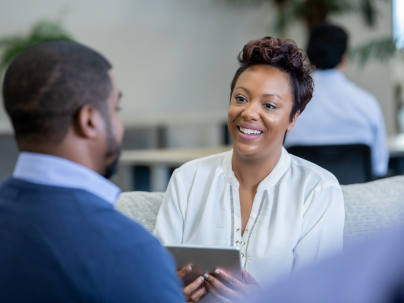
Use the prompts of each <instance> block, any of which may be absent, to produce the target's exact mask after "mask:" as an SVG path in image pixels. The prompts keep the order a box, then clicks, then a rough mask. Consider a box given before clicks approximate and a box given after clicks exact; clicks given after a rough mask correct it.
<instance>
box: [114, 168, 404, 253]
mask: <svg viewBox="0 0 404 303" xmlns="http://www.w3.org/2000/svg"><path fill="white" fill-rule="evenodd" d="M342 191H343V194H344V200H345V228H344V245H345V247H347V246H350V245H352V244H354V243H356V242H358V241H360V240H362V239H365V238H367V237H369V236H371V235H374V234H377V233H381V232H384V231H388V230H391V229H394V228H397V227H398V226H400V225H402V224H404V176H399V177H393V178H387V179H382V180H378V181H373V182H368V183H364V184H354V185H345V186H342ZM163 195H164V193H146V192H126V193H122V194H121V195H120V197H119V199H118V202H117V204H116V208H117V209H118V210H119V211H121V212H122V213H124V214H125V215H127V216H128V217H130V218H132V219H134V220H136V221H138V222H139V223H141V224H142V225H143V226H144V227H145V228H146V229H148V230H149V231H152V230H153V229H154V225H155V223H156V216H157V212H158V210H159V207H160V204H161V201H162V199H163Z"/></svg>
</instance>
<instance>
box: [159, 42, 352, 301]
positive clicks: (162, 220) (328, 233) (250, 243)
mask: <svg viewBox="0 0 404 303" xmlns="http://www.w3.org/2000/svg"><path fill="white" fill-rule="evenodd" d="M238 60H239V63H240V67H239V69H238V70H237V72H236V74H235V76H234V79H233V81H232V83H231V99H230V105H229V111H228V127H229V131H230V134H231V136H232V139H233V150H232V151H230V152H226V153H222V154H218V155H214V156H210V157H206V158H202V159H198V160H195V161H191V162H189V163H186V164H184V165H183V166H181V167H180V168H179V169H177V170H176V171H175V172H174V174H173V176H172V178H171V180H170V184H169V186H168V189H167V192H166V195H165V197H164V200H163V203H162V206H161V209H160V211H159V214H158V217H157V224H156V229H155V235H156V236H157V237H158V238H159V239H160V241H161V242H162V243H164V244H168V243H170V244H195V245H206V246H239V247H240V248H241V253H242V261H243V267H244V270H243V271H244V281H243V282H239V281H234V280H233V282H234V283H235V288H234V290H231V289H230V288H227V287H226V286H224V285H223V284H221V283H220V282H219V281H218V280H217V279H216V278H215V276H216V275H217V274H219V275H221V276H222V277H223V278H224V279H227V280H232V279H231V277H229V276H228V274H227V273H225V272H223V271H221V270H218V271H216V274H214V275H207V276H206V278H205V280H206V282H207V283H206V284H205V285H206V287H203V288H200V289H199V290H197V291H195V290H196V289H197V287H198V286H199V285H200V284H202V278H200V279H199V280H196V281H195V282H194V284H193V285H190V286H189V287H187V288H185V289H184V292H185V293H186V294H187V299H188V300H189V301H192V300H193V301H198V300H199V299H200V297H202V296H204V295H205V292H206V291H209V292H210V293H212V295H214V296H215V297H216V298H217V299H218V302H230V301H232V300H233V298H238V299H239V298H240V296H241V295H243V294H249V293H251V292H254V291H256V290H257V288H258V287H257V283H256V282H255V280H254V278H255V279H256V281H257V282H258V284H260V285H263V284H268V283H273V282H274V281H276V280H278V279H280V278H282V277H285V276H287V275H289V274H290V273H291V272H293V271H296V270H299V269H300V268H302V267H303V266H306V265H307V264H310V263H312V262H315V261H318V260H319V259H321V258H324V257H325V256H328V255H329V254H331V253H335V252H339V251H341V250H342V234H343V226H344V201H343V197H342V192H341V187H340V186H339V184H338V181H337V180H336V178H335V177H334V176H333V175H332V174H331V173H329V172H327V171H326V170H324V169H322V168H320V167H318V166H316V165H314V164H312V163H310V162H308V161H305V160H303V159H300V158H297V157H295V156H293V155H289V154H288V152H287V151H286V150H285V149H284V148H283V146H282V145H283V142H284V139H285V136H286V133H287V132H290V131H291V130H292V128H293V126H294V125H295V123H296V120H297V119H298V117H299V115H300V114H301V113H302V112H303V110H304V108H305V107H306V105H307V103H308V102H309V101H310V99H311V97H312V93H313V80H312V78H311V76H310V72H311V70H310V67H309V66H306V65H305V56H304V54H303V52H302V51H301V50H300V49H299V48H298V47H297V46H296V45H295V44H294V42H292V41H284V42H283V41H281V40H280V39H275V38H271V37H264V38H262V39H258V40H253V41H250V42H249V43H248V44H246V45H245V46H244V48H243V51H242V53H240V55H239V57H238ZM319 127H321V125H319ZM187 270H188V271H190V270H191V268H190V267H188V268H185V269H182V270H180V272H179V274H180V275H183V274H185V273H186V272H187ZM247 271H248V273H247ZM194 291H195V292H194Z"/></svg>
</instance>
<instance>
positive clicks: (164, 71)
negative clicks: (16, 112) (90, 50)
mask: <svg viewBox="0 0 404 303" xmlns="http://www.w3.org/2000/svg"><path fill="white" fill-rule="evenodd" d="M380 7H381V13H380V18H379V26H378V27H377V29H373V30H369V29H368V28H365V27H364V26H363V25H362V23H361V22H360V21H359V20H358V17H357V16H355V15H351V16H347V17H344V18H337V19H336V21H337V22H340V23H342V24H344V25H345V26H346V27H347V28H348V29H349V31H350V32H351V37H352V39H351V40H352V43H353V44H358V43H360V42H362V41H365V40H367V39H369V38H372V37H378V36H383V35H385V34H390V33H391V12H390V10H391V7H390V4H389V3H384V2H383V3H381V4H380ZM61 12H65V17H64V20H65V26H66V28H67V29H68V30H69V31H70V32H71V33H72V34H73V35H74V37H75V38H76V39H77V40H78V41H81V42H83V43H85V44H87V45H89V46H91V47H94V48H96V49H97V50H99V51H100V52H102V53H103V54H105V55H106V56H107V57H108V58H109V59H110V60H111V62H112V63H113V65H114V69H115V72H116V74H117V78H118V81H119V84H120V86H121V89H122V91H123V94H124V98H123V102H122V105H123V112H122V117H123V120H124V122H125V124H126V125H128V126H130V125H135V126H147V125H148V124H153V123H164V122H166V121H169V122H176V123H177V124H178V126H177V127H176V131H173V134H172V136H174V137H175V133H176V132H179V131H182V132H184V128H185V125H187V124H189V123H199V124H200V125H205V126H206V127H208V128H209V125H210V124H214V123H215V121H216V120H220V119H223V118H225V116H226V110H227V104H228V94H229V83H230V80H231V78H232V75H233V73H234V71H235V69H236V55H237V53H238V52H239V51H240V50H241V49H242V46H243V45H244V43H245V42H247V41H248V40H250V39H253V38H257V37H262V36H264V35H267V34H270V35H271V34H273V32H272V31H271V29H270V25H271V22H272V20H273V18H272V17H271V16H273V15H272V14H273V10H272V8H271V7H269V6H264V7H262V8H261V9H235V8H233V9H232V8H228V7H226V6H224V5H223V4H220V3H218V1H213V0H205V1H197V0H114V1H97V0H81V1H79V0H36V1H30V0H19V1H14V0H0V36H3V35H6V34H12V33H15V32H24V31H26V30H27V28H29V26H30V25H31V24H33V23H34V22H35V21H37V20H39V19H41V18H53V17H57V16H58V15H59V14H60V13H61ZM288 36H289V37H291V38H293V39H295V40H296V41H297V42H298V43H299V44H301V45H302V46H304V45H305V43H306V38H305V36H306V33H305V31H304V30H303V29H302V27H301V26H295V27H294V28H293V29H292V30H291V31H290V32H289V33H288ZM390 74H391V67H390V66H389V65H388V64H380V63H371V64H369V66H368V67H366V68H365V69H363V70H362V69H359V68H358V67H355V66H352V67H351V68H350V69H349V71H348V77H349V78H350V79H352V80H353V81H355V82H357V83H358V84H359V85H361V86H362V87H364V88H365V89H367V90H369V91H371V92H372V93H373V94H375V95H376V97H378V99H379V101H380V103H381V106H382V108H383V112H384V114H385V118H386V123H387V129H388V131H389V133H390V134H392V133H394V123H392V122H391V121H393V116H394V113H393V111H392V99H393V96H392V79H391V77H390ZM5 119H6V118H5V115H4V113H3V112H2V111H0V128H3V129H4V127H5V126H4V123H5V121H6V120H5ZM2 126H3V127H2ZM185 137H187V136H185ZM177 141H178V140H177ZM213 141H215V142H216V141H217V140H216V139H215V140H213Z"/></svg>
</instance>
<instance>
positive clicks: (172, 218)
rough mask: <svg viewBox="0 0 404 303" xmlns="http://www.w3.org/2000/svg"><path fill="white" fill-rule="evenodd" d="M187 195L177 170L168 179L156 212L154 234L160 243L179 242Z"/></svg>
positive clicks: (180, 241)
mask: <svg viewBox="0 0 404 303" xmlns="http://www.w3.org/2000/svg"><path fill="white" fill-rule="evenodd" d="M186 205H187V195H186V192H185V188H184V185H183V183H182V180H181V177H180V173H179V170H178V169H176V170H175V171H174V173H173V175H172V177H171V179H170V182H169V184H168V187H167V191H166V193H165V195H164V199H163V202H162V204H161V207H160V210H159V212H158V214H157V220H156V227H155V229H154V235H155V236H156V237H157V239H159V240H160V242H161V243H162V244H181V243H182V235H183V225H184V218H185V210H186Z"/></svg>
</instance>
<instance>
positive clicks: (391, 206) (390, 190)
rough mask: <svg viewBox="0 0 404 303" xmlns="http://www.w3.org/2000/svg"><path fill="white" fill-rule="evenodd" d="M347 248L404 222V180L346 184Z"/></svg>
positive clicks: (345, 236)
mask: <svg viewBox="0 0 404 303" xmlns="http://www.w3.org/2000/svg"><path fill="white" fill-rule="evenodd" d="M341 187H342V192H343V195H344V201H345V228H344V246H345V247H348V246H350V245H352V244H354V243H355V242H358V241H360V240H363V239H364V238H367V237H369V236H371V235H375V234H378V233H382V232H385V231H389V230H392V229H394V228H397V227H398V226H400V225H402V224H403V223H404V177H403V176H399V177H392V178H386V179H381V180H377V181H373V182H368V183H363V184H353V185H343V186H341Z"/></svg>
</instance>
